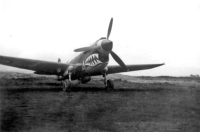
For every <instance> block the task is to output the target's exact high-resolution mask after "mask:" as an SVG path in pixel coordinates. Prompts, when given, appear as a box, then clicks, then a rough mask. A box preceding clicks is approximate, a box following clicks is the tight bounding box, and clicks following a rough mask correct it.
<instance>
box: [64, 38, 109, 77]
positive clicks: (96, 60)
mask: <svg viewBox="0 0 200 132" xmlns="http://www.w3.org/2000/svg"><path fill="white" fill-rule="evenodd" d="M105 41H107V39H104V38H101V39H99V40H97V41H95V42H94V43H93V44H92V45H91V47H95V48H94V49H93V50H89V51H84V52H81V53H80V54H78V55H77V56H75V57H74V58H73V59H72V60H70V61H69V62H68V63H69V64H81V71H82V72H84V74H85V75H89V76H92V75H99V74H100V73H101V72H103V71H104V70H105V69H106V66H107V65H108V62H109V51H106V50H105V48H104V49H103V47H102V43H104V42H105ZM110 49H112V47H111V48H110Z"/></svg>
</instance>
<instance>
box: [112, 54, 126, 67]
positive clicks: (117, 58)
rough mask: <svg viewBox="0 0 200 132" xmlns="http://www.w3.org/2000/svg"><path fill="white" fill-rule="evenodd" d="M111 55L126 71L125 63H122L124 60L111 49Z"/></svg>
mask: <svg viewBox="0 0 200 132" xmlns="http://www.w3.org/2000/svg"><path fill="white" fill-rule="evenodd" d="M110 53H111V55H112V57H113V58H114V60H115V61H116V62H117V63H118V64H119V65H120V66H121V67H122V68H123V69H125V70H126V71H128V68H127V67H126V65H125V64H124V62H123V61H122V60H121V59H120V58H119V56H118V55H117V54H115V53H114V52H113V51H111V52H110Z"/></svg>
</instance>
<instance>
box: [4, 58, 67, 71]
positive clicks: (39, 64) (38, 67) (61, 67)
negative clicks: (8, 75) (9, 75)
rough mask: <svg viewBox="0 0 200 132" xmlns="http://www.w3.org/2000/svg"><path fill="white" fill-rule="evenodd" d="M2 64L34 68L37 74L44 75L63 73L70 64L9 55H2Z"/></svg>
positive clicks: (28, 68)
mask: <svg viewBox="0 0 200 132" xmlns="http://www.w3.org/2000/svg"><path fill="white" fill-rule="evenodd" d="M0 64H2V65H7V66H12V67H17V68H22V69H27V70H33V71H35V73H36V74H43V75H63V73H64V72H65V70H66V69H67V68H68V66H69V65H68V64H65V63H57V62H49V61H41V60H33V59H25V58H17V57H9V56H0Z"/></svg>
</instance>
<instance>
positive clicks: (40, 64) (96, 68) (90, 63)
mask: <svg viewBox="0 0 200 132" xmlns="http://www.w3.org/2000/svg"><path fill="white" fill-rule="evenodd" d="M112 25H113V18H111V20H110V23H109V27H108V31H107V37H102V38H100V39H98V40H97V41H95V42H94V43H93V44H92V45H90V46H88V47H82V48H78V49H75V50H74V51H75V52H80V53H79V54H78V55H77V56H75V57H74V58H72V59H71V60H70V61H68V62H67V63H62V62H61V60H60V58H59V59H58V62H49V61H42V60H33V59H25V58H17V57H10V56H2V55H0V64H2V65H7V66H12V67H17V68H22V69H28V70H32V71H34V73H35V74H40V75H56V76H58V81H61V82H62V85H63V91H69V90H70V89H71V88H73V86H74V85H76V84H79V83H82V84H84V83H87V82H89V81H91V77H92V76H97V75H102V76H103V78H104V84H105V88H106V89H107V90H112V89H114V84H113V81H112V80H109V79H107V75H108V74H114V73H120V72H129V71H136V70H145V69H151V68H155V67H158V66H161V65H164V63H162V64H137V65H125V64H124V62H123V61H122V60H121V59H120V57H119V56H118V55H117V54H116V53H115V52H114V51H113V50H112V49H113V42H112V41H111V40H110V39H109V36H110V33H111V30H112ZM109 55H111V56H112V57H113V59H114V60H115V61H116V62H117V63H118V64H119V65H108V63H109Z"/></svg>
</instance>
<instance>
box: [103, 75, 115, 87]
mask: <svg viewBox="0 0 200 132" xmlns="http://www.w3.org/2000/svg"><path fill="white" fill-rule="evenodd" d="M103 77H104V84H105V88H106V90H113V89H114V83H113V81H112V80H107V78H106V73H105V74H103Z"/></svg>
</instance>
